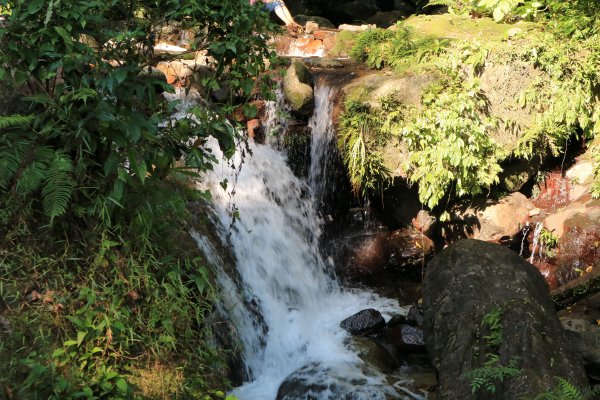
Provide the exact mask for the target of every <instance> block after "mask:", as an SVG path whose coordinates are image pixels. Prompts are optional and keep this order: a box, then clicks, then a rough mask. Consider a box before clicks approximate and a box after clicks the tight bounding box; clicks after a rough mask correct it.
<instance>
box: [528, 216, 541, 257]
mask: <svg viewBox="0 0 600 400" xmlns="http://www.w3.org/2000/svg"><path fill="white" fill-rule="evenodd" d="M543 228H544V224H543V223H541V222H538V223H537V224H536V225H535V229H534V231H533V248H532V250H531V257H529V262H530V263H531V264H533V260H534V259H535V251H536V250H537V247H538V244H539V242H540V234H541V233H542V229H543ZM540 258H541V254H540Z"/></svg>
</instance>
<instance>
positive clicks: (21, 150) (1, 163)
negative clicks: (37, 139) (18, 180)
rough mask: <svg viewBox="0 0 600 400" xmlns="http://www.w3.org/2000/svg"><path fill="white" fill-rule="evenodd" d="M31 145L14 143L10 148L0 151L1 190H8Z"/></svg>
mask: <svg viewBox="0 0 600 400" xmlns="http://www.w3.org/2000/svg"><path fill="white" fill-rule="evenodd" d="M28 145H29V143H26V142H12V143H11V145H10V146H6V147H5V148H2V149H0V188H2V189H8V185H9V183H10V182H11V181H12V180H13V179H14V177H15V176H16V174H17V171H18V170H19V168H20V167H21V165H22V163H23V162H24V160H25V156H26V154H27V149H28V147H29V146H28Z"/></svg>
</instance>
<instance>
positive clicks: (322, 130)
mask: <svg viewBox="0 0 600 400" xmlns="http://www.w3.org/2000/svg"><path fill="white" fill-rule="evenodd" d="M333 94H334V91H333V89H332V88H331V87H330V86H328V85H317V87H316V89H315V112H314V113H313V116H312V117H311V119H310V121H308V127H309V128H310V131H311V147H310V159H311V163H310V168H309V171H308V184H309V186H310V188H311V190H312V192H313V194H314V196H315V197H316V199H317V200H318V201H322V200H323V197H324V194H325V190H326V188H328V187H329V185H331V182H328V180H327V178H328V176H329V174H328V172H329V171H328V169H329V168H330V166H331V162H330V161H331V160H330V157H331V152H332V149H334V148H335V147H334V143H333V142H334V140H335V130H334V127H333V118H332V112H333V103H332V102H331V97H332V95H333Z"/></svg>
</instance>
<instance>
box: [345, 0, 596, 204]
mask: <svg viewBox="0 0 600 400" xmlns="http://www.w3.org/2000/svg"><path fill="white" fill-rule="evenodd" d="M465 4H466V3H465ZM469 4H470V3H469ZM558 7H559V5H558V4H555V3H549V4H548V6H547V7H546V8H545V9H544V13H545V14H544V15H545V17H544V18H548V19H549V20H550V21H551V22H552V23H548V24H547V25H546V26H548V25H550V26H552V29H548V28H546V29H541V27H542V25H540V26H538V27H536V26H533V25H531V26H530V29H528V30H527V32H526V33H523V36H517V37H516V38H515V42H514V43H512V44H511V43H509V44H504V43H505V42H503V41H501V40H499V39H494V40H489V41H486V40H485V39H484V38H478V39H473V40H471V39H462V40H461V39H454V40H448V39H441V38H429V37H422V36H421V37H420V36H418V35H416V34H415V33H414V32H411V30H410V28H409V27H408V26H405V25H403V24H398V25H397V26H396V30H395V31H389V30H387V31H383V30H373V31H369V32H365V33H361V34H360V35H359V36H358V38H357V40H356V44H355V46H354V48H353V50H352V55H353V57H354V58H356V59H357V60H359V61H363V62H365V63H367V64H368V65H369V66H370V67H371V68H386V67H387V68H393V69H395V70H396V72H398V73H408V74H419V73H424V74H427V75H429V76H432V77H433V78H434V80H435V81H436V82H435V83H434V84H432V86H431V87H430V88H429V89H428V90H426V91H425V93H424V94H423V96H422V100H421V104H420V106H419V107H412V106H402V107H399V105H395V106H393V105H392V107H388V108H387V109H385V108H384V109H382V110H378V115H377V118H375V120H374V123H372V124H371V125H372V126H371V130H374V131H377V130H381V131H383V132H386V133H387V134H388V137H389V138H396V139H397V140H398V141H399V142H401V143H402V144H403V145H404V146H406V150H407V151H408V154H409V160H408V161H407V163H406V168H405V169H406V171H407V173H408V178H409V180H410V181H412V182H415V183H417V184H418V185H419V194H420V199H421V201H422V202H423V204H425V205H427V206H428V207H435V206H436V205H438V204H439V202H440V200H441V199H442V198H444V197H445V196H447V195H452V196H463V195H474V194H478V193H481V192H482V190H484V189H489V188H490V187H491V186H492V185H493V184H494V183H497V182H498V174H499V173H500V172H501V168H500V162H501V161H502V160H504V159H506V158H507V157H512V156H515V157H524V158H529V157H532V156H538V155H539V156H546V155H547V154H548V152H549V151H551V152H552V153H553V154H554V155H559V154H562V152H564V151H565V147H566V146H567V144H568V142H569V141H570V140H573V138H576V137H577V138H580V139H583V140H586V141H588V143H591V142H592V141H593V139H594V138H596V137H597V136H598V134H599V133H600V111H599V107H598V106H599V104H600V99H599V98H598V94H597V88H598V87H599V86H600V72H599V70H598V68H597V65H598V62H599V59H600V45H599V43H600V40H599V39H600V38H599V36H598V34H597V33H594V32H596V31H595V28H594V26H595V24H596V22H595V21H596V20H597V18H595V17H597V16H598V10H597V9H596V6H594V5H593V4H592V3H589V2H585V1H575V2H569V4H568V5H565V4H563V5H561V6H560V7H562V8H564V9H565V10H568V12H567V11H565V13H564V14H562V15H561V16H560V17H559V16H558V15H555V14H553V13H558V11H557V10H558ZM463 11H464V10H463ZM577 15H579V16H580V17H579V19H577V18H576V16H577ZM539 18H542V17H541V16H539ZM576 19H577V23H576V24H575V25H569V24H571V23H575V22H574V21H575V20H576ZM567 26H571V27H572V28H573V27H575V26H576V27H577V28H576V29H575V28H574V29H566V27H567ZM567 33H569V34H567ZM515 62H520V63H524V64H527V65H530V66H531V67H532V68H534V69H535V70H536V71H537V72H539V74H537V75H536V76H537V77H536V78H535V79H532V80H531V81H530V83H529V85H528V86H525V87H523V89H522V91H521V93H520V95H519V96H518V98H517V99H514V104H513V106H514V108H515V109H523V110H524V111H525V112H531V113H532V114H533V115H535V120H534V121H533V123H531V124H530V125H528V126H520V125H519V124H517V123H515V122H514V121H510V120H508V119H506V118H504V117H503V116H496V118H491V117H490V115H489V113H488V104H487V100H486V98H485V93H483V92H482V91H481V90H480V89H479V81H478V78H479V76H480V74H481V73H482V71H483V70H484V69H485V68H486V65H489V64H494V65H502V64H510V63H515ZM352 101H354V100H352ZM352 104H353V103H352ZM352 108H353V109H356V107H354V106H353V105H352V106H351V104H350V103H348V104H347V105H346V111H347V112H346V113H344V114H342V115H341V122H340V125H341V126H342V127H343V126H347V125H348V124H347V123H346V122H345V119H352V118H354V117H353V115H352V114H353V113H352V112H351V109H352ZM500 127H503V128H504V129H509V127H510V129H511V130H512V131H513V132H518V133H519V134H518V138H519V139H518V141H517V142H516V143H514V145H511V146H510V148H509V149H501V148H500V147H499V146H498V145H497V144H496V143H495V142H494V140H493V139H492V136H493V133H494V132H496V131H497V130H498V129H499V128H500ZM353 132H354V135H358V134H359V130H358V129H354V131H353ZM345 134H346V135H352V132H346V133H345ZM390 140H392V139H390ZM381 147H383V146H381ZM373 150H374V154H375V155H376V156H377V154H379V153H378V152H379V151H380V150H381V148H380V147H379V148H378V147H375V148H374V149H373ZM595 154H600V152H596V153H595ZM364 158H365V159H369V157H368V154H367V156H366V157H364ZM598 158H600V157H598ZM349 170H350V173H351V175H352V174H353V172H352V171H360V169H359V168H351V167H349ZM597 182H598V183H597V184H596V185H595V188H594V194H596V195H598V194H600V189H598V188H600V179H597Z"/></svg>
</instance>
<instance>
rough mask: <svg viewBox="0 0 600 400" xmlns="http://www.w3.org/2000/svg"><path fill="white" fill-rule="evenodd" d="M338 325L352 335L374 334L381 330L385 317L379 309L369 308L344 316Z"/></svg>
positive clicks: (383, 326) (383, 327)
mask: <svg viewBox="0 0 600 400" xmlns="http://www.w3.org/2000/svg"><path fill="white" fill-rule="evenodd" d="M340 327H342V328H343V329H345V330H347V331H348V332H350V333H351V334H353V335H374V334H378V333H381V332H383V330H384V329H385V319H383V316H382V315H381V313H380V312H379V311H377V310H374V309H372V308H369V309H366V310H362V311H359V312H357V313H356V314H354V315H352V316H351V317H348V318H346V319H345V320H343V321H342V322H341V323H340Z"/></svg>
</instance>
